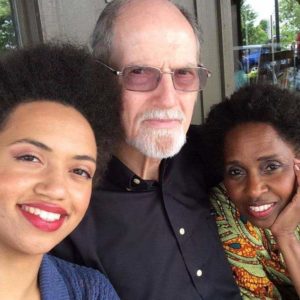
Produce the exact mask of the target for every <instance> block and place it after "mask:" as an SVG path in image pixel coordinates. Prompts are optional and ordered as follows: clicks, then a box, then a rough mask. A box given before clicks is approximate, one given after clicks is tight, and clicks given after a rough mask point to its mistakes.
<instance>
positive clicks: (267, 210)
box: [249, 202, 275, 218]
mask: <svg viewBox="0 0 300 300" xmlns="http://www.w3.org/2000/svg"><path fill="white" fill-rule="evenodd" d="M274 206H275V202H274V203H269V204H262V205H255V206H254V205H251V206H249V214H250V215H252V216H253V217H255V218H265V217H267V216H269V215H270V214H271V212H272V211H273V208H274Z"/></svg>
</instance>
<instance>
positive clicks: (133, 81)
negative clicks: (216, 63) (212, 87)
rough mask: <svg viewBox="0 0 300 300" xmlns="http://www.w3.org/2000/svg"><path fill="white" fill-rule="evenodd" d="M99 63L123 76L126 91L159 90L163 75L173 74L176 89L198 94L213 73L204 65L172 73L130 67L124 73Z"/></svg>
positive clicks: (154, 68)
mask: <svg viewBox="0 0 300 300" xmlns="http://www.w3.org/2000/svg"><path fill="white" fill-rule="evenodd" d="M97 62H98V63H100V64H101V65H103V66H105V67H106V68H108V69H109V70H110V71H112V72H113V73H114V74H115V75H117V76H123V86H124V88H125V89H126V90H130V91H137V92H149V91H153V90H155V89H156V88H157V86H158V84H159V82H160V80H161V77H162V75H163V74H171V76H172V81H173V85H174V88H175V89H176V90H179V91H184V92H197V91H201V90H203V89H204V87H205V85H206V82H207V78H209V77H210V76H211V72H210V71H209V70H208V69H207V68H205V67H204V66H202V65H199V66H198V67H186V68H178V69H174V70H172V71H170V72H165V71H161V70H160V69H159V68H156V67H148V66H128V67H125V68H124V69H123V70H122V71H118V70H115V69H113V68H112V67H110V66H108V65H106V64H105V63H103V62H102V61H100V60H97Z"/></svg>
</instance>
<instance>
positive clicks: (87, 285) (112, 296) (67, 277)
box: [47, 255, 119, 300]
mask: <svg viewBox="0 0 300 300" xmlns="http://www.w3.org/2000/svg"><path fill="white" fill-rule="evenodd" d="M47 258H48V259H49V261H50V262H51V263H52V264H53V265H54V267H55V268H56V270H57V272H58V273H59V274H60V275H61V277H62V279H63V280H64V282H65V284H66V286H67V288H68V290H69V293H70V295H72V297H71V299H77V297H78V296H79V295H80V297H81V298H80V299H90V300H96V299H97V300H117V299H119V297H118V296H117V294H116V292H115V290H114V288H113V287H112V285H111V284H110V282H109V281H108V279H107V278H106V277H105V276H104V275H103V274H101V273H100V272H99V271H97V270H94V269H92V268H88V267H84V266H79V265H77V264H73V263H70V262H67V261H65V260H62V259H60V258H57V257H55V256H52V255H47Z"/></svg>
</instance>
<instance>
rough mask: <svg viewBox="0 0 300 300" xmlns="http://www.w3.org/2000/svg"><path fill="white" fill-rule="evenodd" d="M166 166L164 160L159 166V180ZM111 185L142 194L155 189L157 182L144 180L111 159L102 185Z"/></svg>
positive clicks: (114, 159)
mask: <svg viewBox="0 0 300 300" xmlns="http://www.w3.org/2000/svg"><path fill="white" fill-rule="evenodd" d="M165 165H166V160H162V162H161V164H160V172H159V173H160V174H159V177H160V180H161V177H162V176H163V170H164V168H165ZM107 183H108V184H109V185H111V184H113V186H114V187H115V188H116V187H117V188H119V189H121V190H127V191H131V192H142V191H150V190H153V189H156V187H157V186H159V182H157V181H155V180H144V179H142V178H141V177H139V176H138V175H136V174H134V173H133V172H132V171H131V170H130V169H129V168H127V166H126V165H124V164H123V163H122V162H121V161H120V160H119V159H118V158H116V157H112V159H111V161H110V163H109V165H108V170H107V172H106V174H105V179H104V185H107Z"/></svg>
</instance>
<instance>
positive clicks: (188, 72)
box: [175, 68, 196, 78]
mask: <svg viewBox="0 0 300 300" xmlns="http://www.w3.org/2000/svg"><path fill="white" fill-rule="evenodd" d="M195 73H196V71H195V69H193V68H181V69H177V70H175V75H176V76H177V77H182V78H192V77H194V76H195Z"/></svg>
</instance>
